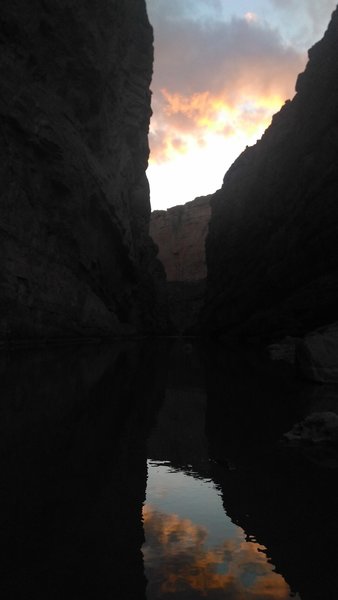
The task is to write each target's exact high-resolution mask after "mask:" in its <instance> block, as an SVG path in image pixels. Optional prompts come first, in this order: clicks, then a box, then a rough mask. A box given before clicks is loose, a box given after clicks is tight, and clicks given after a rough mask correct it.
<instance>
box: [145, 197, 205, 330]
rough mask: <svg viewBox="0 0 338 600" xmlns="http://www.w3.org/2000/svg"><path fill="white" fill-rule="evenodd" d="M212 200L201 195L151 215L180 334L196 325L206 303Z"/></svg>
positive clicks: (175, 321) (153, 234)
mask: <svg viewBox="0 0 338 600" xmlns="http://www.w3.org/2000/svg"><path fill="white" fill-rule="evenodd" d="M209 199H210V196H201V197H199V198H196V199H195V200H193V201H192V202H187V203H186V204H184V205H180V206H174V207H172V208H169V209H168V210H155V211H153V212H152V214H151V221H150V235H151V237H152V238H153V240H154V242H155V243H156V244H157V246H158V249H159V253H158V258H159V259H160V261H161V262H162V264H163V266H164V269H165V272H166V275H167V281H168V284H167V289H168V298H169V307H170V314H171V318H172V321H173V323H174V325H175V326H176V329H177V330H178V331H180V332H183V331H187V330H188V329H189V328H191V327H193V326H194V325H195V324H196V320H197V317H198V315H199V312H200V310H201V307H202V305H203V301H204V293H205V282H206V276H207V270H206V259H205V238H206V235H207V232H208V225H209V219H210V212H211V209H210V201H209Z"/></svg>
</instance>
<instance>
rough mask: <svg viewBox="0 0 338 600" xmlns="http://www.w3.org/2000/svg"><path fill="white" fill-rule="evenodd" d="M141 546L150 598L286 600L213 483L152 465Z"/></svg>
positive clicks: (279, 580)
mask: <svg viewBox="0 0 338 600" xmlns="http://www.w3.org/2000/svg"><path fill="white" fill-rule="evenodd" d="M143 519H144V528H145V538H146V542H145V544H144V545H143V556H144V561H145V573H146V577H147V580H148V586H147V598H148V600H155V599H159V598H163V599H165V598H170V597H172V598H177V599H181V600H190V599H193V598H194V599H197V598H212V599H215V600H216V599H225V598H228V599H231V600H244V599H245V600H257V599H261V600H277V599H278V600H287V599H289V598H291V597H293V598H299V596H297V595H296V596H292V595H291V594H290V589H289V587H288V585H287V583H286V582H285V580H284V579H283V577H282V576H281V575H279V574H278V573H275V572H274V567H273V565H272V564H271V563H270V562H268V557H267V555H266V552H265V550H266V549H265V548H264V546H261V545H259V544H258V543H256V542H254V541H247V540H246V535H245V533H244V531H243V529H241V528H240V527H238V526H237V525H235V524H234V523H232V521H231V520H230V519H229V517H228V516H227V515H226V514H225V512H224V509H223V504H222V497H221V494H220V491H219V490H218V489H217V488H216V486H215V485H214V483H213V482H212V481H211V480H208V479H204V478H202V477H200V476H198V475H197V474H196V473H194V472H193V471H188V470H185V472H184V471H182V470H178V469H175V468H173V467H172V466H171V465H170V464H169V463H167V464H163V463H162V462H159V461H153V460H150V461H148V483H147V495H146V503H145V506H144V509H143Z"/></svg>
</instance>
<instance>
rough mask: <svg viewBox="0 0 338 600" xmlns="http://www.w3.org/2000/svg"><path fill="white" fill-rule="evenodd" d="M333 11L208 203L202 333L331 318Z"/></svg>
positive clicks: (336, 49) (290, 327)
mask: <svg viewBox="0 0 338 600" xmlns="http://www.w3.org/2000/svg"><path fill="white" fill-rule="evenodd" d="M337 53H338V11H337V10H336V11H335V12H334V13H333V15H332V20H331V23H330V25H329V27H328V30H327V32H326V34H325V36H324V38H323V39H322V40H321V41H320V42H319V43H317V44H316V45H315V46H314V47H313V48H312V49H311V50H310V51H309V62H308V65H307V67H306V70H305V72H304V73H302V74H301V75H300V76H299V78H298V80H297V85H296V91H297V93H296V95H295V97H294V99H293V100H292V101H287V102H286V103H285V105H284V107H283V108H282V109H281V111H280V112H279V113H278V114H277V115H275V116H274V118H273V120H272V124H271V126H270V127H269V128H268V129H267V130H266V132H265V133H264V135H263V137H262V139H261V140H260V141H259V142H257V144H256V145H255V146H253V147H250V148H247V149H246V150H245V151H244V152H243V153H242V155H241V156H240V157H239V158H238V159H237V160H236V162H235V163H234V164H233V165H232V167H231V168H230V170H229V171H228V173H227V174H226V175H225V178H224V182H223V186H222V188H221V189H220V190H219V191H218V192H216V194H215V195H214V196H213V198H212V199H211V206H212V216H211V221H210V227H209V235H208V237H207V242H206V252H207V267H208V293H207V296H208V301H207V305H206V307H205V311H204V316H203V320H204V323H205V327H206V329H207V330H208V331H209V332H213V333H215V334H229V333H236V334H237V335H238V334H242V335H244V336H269V337H274V336H275V337H276V336H280V335H285V334H290V335H296V336H297V335H302V334H304V333H305V332H307V331H310V330H311V329H314V328H316V327H319V326H322V325H325V324H326V323H330V322H333V321H335V320H337V302H338V275H337V273H338V204H337V196H338V170H337V160H338V62H337Z"/></svg>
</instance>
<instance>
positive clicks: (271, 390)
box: [0, 340, 338, 600]
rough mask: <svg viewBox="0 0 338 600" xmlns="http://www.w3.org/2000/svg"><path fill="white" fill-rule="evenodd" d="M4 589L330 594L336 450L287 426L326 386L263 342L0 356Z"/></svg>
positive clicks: (250, 599) (244, 598)
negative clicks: (302, 376)
mask: <svg viewBox="0 0 338 600" xmlns="http://www.w3.org/2000/svg"><path fill="white" fill-rule="evenodd" d="M0 388H1V389H0V391H1V394H0V473H1V477H0V533H1V535H0V595H1V598H4V599H5V600H7V599H8V600H12V599H15V600H16V599H19V600H21V599H22V600H30V599H31V598H34V600H61V599H62V600H68V599H71V600H87V599H88V600H115V599H118V600H169V599H170V600H198V599H199V598H203V599H206V600H208V599H211V600H221V599H225V600H287V599H289V598H292V597H293V598H297V600H300V599H301V600H337V598H338V585H337V573H338V564H337V550H336V546H337V539H338V527H337V510H336V505H337V502H336V494H335V492H334V483H335V478H336V474H337V460H336V457H335V456H333V455H332V452H331V450H332V449H327V448H314V447H306V448H296V447H287V446H285V444H284V443H282V442H281V440H282V438H283V433H285V432H286V431H288V430H289V429H290V428H291V427H292V425H293V424H294V423H295V422H297V421H299V419H301V417H302V415H303V413H304V411H305V410H308V407H309V405H311V406H314V407H317V406H318V407H323V408H324V409H325V410H330V402H332V401H336V400H337V393H336V391H335V390H329V391H327V390H326V389H325V386H322V387H320V388H318V386H314V387H313V386H310V385H307V384H304V382H299V381H298V380H297V378H295V376H294V373H293V371H292V369H291V368H290V367H286V366H283V365H281V364H272V363H271V362H270V361H269V359H268V357H267V356H266V355H265V354H264V352H263V353H261V352H260V351H259V350H258V349H257V348H251V349H250V348H249V349H241V350H239V349H234V348H231V349H230V350H229V349H226V348H223V347H219V346H215V345H208V347H206V346H204V345H203V344H196V345H195V344H192V343H190V342H187V341H184V340H183V341H179V340H177V341H174V340H157V341H146V340H144V341H140V342H136V341H135V342H125V343H115V344H99V345H94V346H85V347H63V348H49V347H45V348H42V349H38V348H35V349H29V350H15V351H14V350H12V351H3V352H2V353H0Z"/></svg>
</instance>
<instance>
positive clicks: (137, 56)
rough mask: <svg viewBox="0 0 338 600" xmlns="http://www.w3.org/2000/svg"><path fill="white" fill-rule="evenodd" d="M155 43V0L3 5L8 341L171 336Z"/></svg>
mask: <svg viewBox="0 0 338 600" xmlns="http://www.w3.org/2000/svg"><path fill="white" fill-rule="evenodd" d="M152 43H153V36H152V29H151V27H150V25H149V22H148V18H147V14H146V9H145V2H144V0H126V1H125V2H123V3H121V2H117V0H109V1H108V0H102V1H100V2H93V1H92V0H73V1H72V2H71V3H69V2H67V1H66V0H60V1H58V2H52V3H50V2H45V1H43V0H32V1H31V2H29V3H27V2H24V0H14V1H13V0H3V1H2V3H1V17H0V46H1V53H0V69H1V94H0V155H1V161H0V177H1V188H0V193H1V201H0V220H1V229H0V261H1V263H0V340H1V339H2V340H4V339H5V340H6V339H17V338H41V337H43V338H45V337H77V336H93V335H94V336H97V335H99V336H101V335H114V334H120V333H131V332H135V331H137V330H145V329H146V330H148V329H153V328H154V327H157V328H160V327H161V326H162V325H163V321H165V317H164V316H163V315H162V313H161V310H160V309H159V308H158V302H157V296H158V292H157V290H156V285H155V283H154V281H153V278H152V273H153V272H156V271H158V270H160V267H158V266H156V264H155V254H156V249H155V246H154V244H153V243H152V241H151V240H150V238H149V237H148V227H149V219H150V203H149V190H148V182H147V180H146V176H145V169H146V167H147V161H148V154H149V151H148V142H147V133H148V126H149V118H150V91H149V85H150V80H151V75H152V58H153V47H152ZM149 298H151V299H152V302H149Z"/></svg>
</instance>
